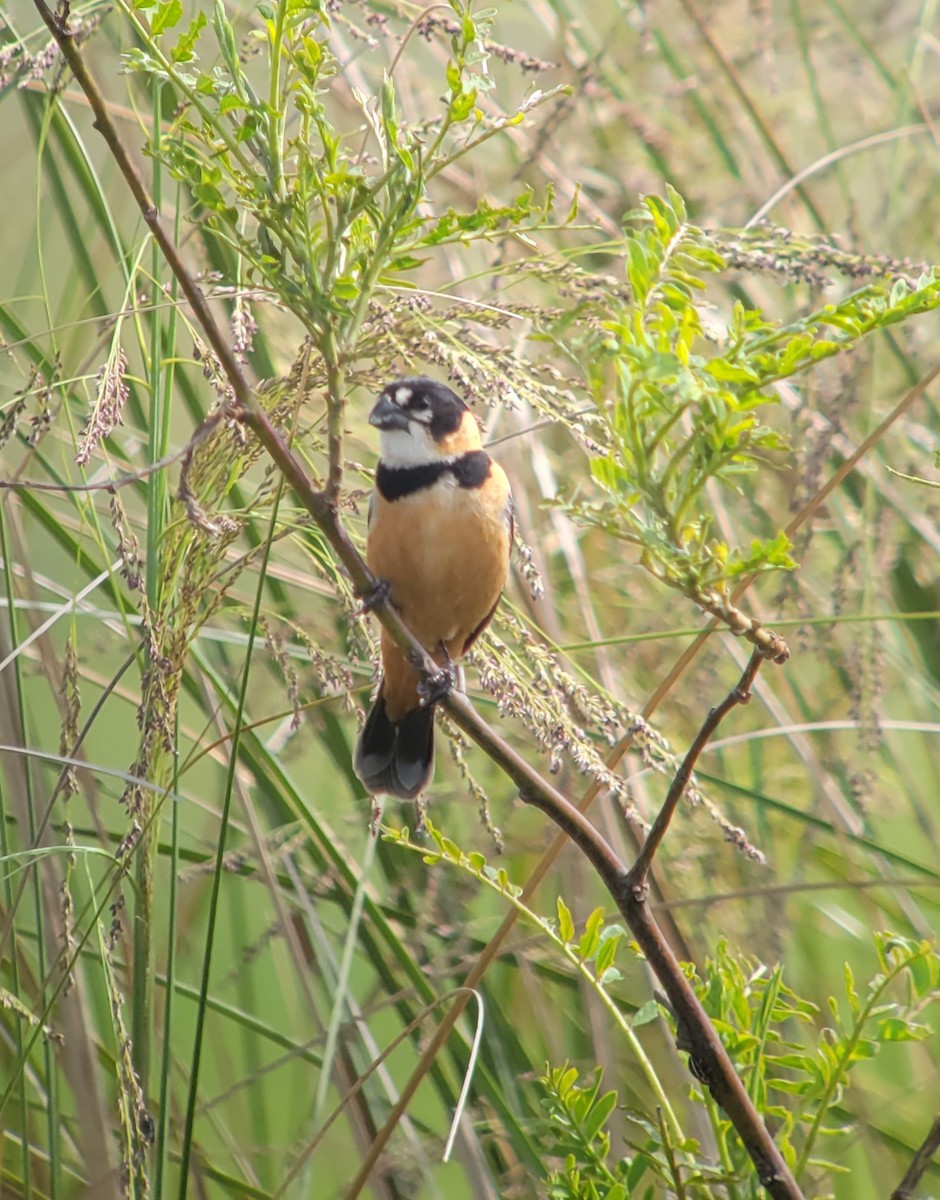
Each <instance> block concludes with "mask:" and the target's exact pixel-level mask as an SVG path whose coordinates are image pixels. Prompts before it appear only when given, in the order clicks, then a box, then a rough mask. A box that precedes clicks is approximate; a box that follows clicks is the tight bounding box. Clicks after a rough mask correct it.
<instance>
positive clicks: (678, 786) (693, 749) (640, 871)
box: [630, 650, 776, 899]
mask: <svg viewBox="0 0 940 1200" xmlns="http://www.w3.org/2000/svg"><path fill="white" fill-rule="evenodd" d="M764 658H765V652H764V651H762V650H755V651H754V653H753V654H752V655H751V657H750V661H749V662H748V664H747V666H746V667H745V669H744V673H743V675H742V676H741V678H740V679H739V680H738V684H737V687H735V688H733V689H732V690H731V691H730V692H729V693H728V695H727V696H725V698H724V700H722V702H721V703H720V704H719V705H718V707H717V708H713V709H712V710H711V712H710V713H709V714H708V716H707V717H706V718H705V721H704V722H703V724H702V728H701V729H700V730H699V731H698V734H697V735H696V738H695V741H694V742H693V743H692V745H691V746H690V747H689V750H688V753H687V754H686V756H685V758H684V759H683V760H682V765H681V766H680V767H679V770H678V771H677V772H676V774H675V776H674V778H673V781H672V783H671V784H670V787H669V791H668V792H667V793H666V799H665V800H664V801H663V806H662V808H661V809H660V810H659V815H658V816H657V817H656V820H655V821H654V822H653V827H652V829H651V830H650V831H649V834H648V835H647V838H646V841H645V842H644V843H643V845H642V847H641V849H640V853H639V854H638V855H637V857H636V861H635V862H634V864H633V866H632V867H631V868H630V886H631V887H632V888H633V890H634V893H635V894H636V895H637V897H638V898H642V899H646V894H647V892H648V890H649V888H648V884H647V876H648V875H649V871H650V867H651V866H652V865H653V859H654V858H655V856H656V851H657V850H658V849H659V847H660V846H661V845H662V840H663V838H664V837H665V836H666V830H667V829H668V828H669V822H670V821H671V820H672V818H673V815H674V814H675V811H676V809H677V808H678V806H679V801H680V800H681V799H682V796H683V794H684V792H685V789H686V788H687V787H688V785H689V780H690V779H691V778H692V771H693V770H694V768H695V764H696V763H697V762H698V760H699V756H700V755H701V753H702V751H703V750H704V749H705V747H706V745H707V744H708V742H709V739H710V738H711V736H712V734H713V733H714V732H715V730H716V729H717V728H718V726H719V725H720V724H721V722H722V721H723V720H724V719H725V717H726V716H727V715H728V713H729V712H731V710H732V708H735V707H736V706H737V705H739V704H747V703H748V702H749V700H750V699H751V688H752V686H753V684H754V680H755V678H756V677H757V672H758V671H759V670H760V666H761V663H762V662H763V661H764ZM774 661H775V662H776V659H774ZM641 893H642V896H641Z"/></svg>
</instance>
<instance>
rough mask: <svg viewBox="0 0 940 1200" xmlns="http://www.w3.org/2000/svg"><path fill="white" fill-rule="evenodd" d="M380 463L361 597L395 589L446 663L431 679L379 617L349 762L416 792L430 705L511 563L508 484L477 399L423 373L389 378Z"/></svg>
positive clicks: (426, 775)
mask: <svg viewBox="0 0 940 1200" xmlns="http://www.w3.org/2000/svg"><path fill="white" fill-rule="evenodd" d="M369 424H370V425H372V426H374V427H375V428H376V429H378V431H379V463H378V467H377V469H376V473H375V490H374V492H373V495H372V499H371V502H370V506H369V528H368V537H367V542H366V562H367V564H368V566H369V569H370V571H371V572H372V574H373V576H374V577H375V578H376V580H377V581H378V583H377V585H376V588H375V589H374V590H373V592H372V593H370V595H369V596H368V597H366V599H365V602H364V604H363V607H364V608H365V609H367V610H368V608H370V607H374V606H375V604H376V603H377V602H378V600H379V598H382V599H388V600H390V601H391V603H392V604H393V605H394V606H395V608H396V609H397V610H398V612H399V613H400V614H401V618H402V621H403V622H404V624H405V625H406V626H407V627H408V629H409V630H410V631H411V633H413V634H414V636H415V638H416V639H417V640H418V641H419V642H420V643H421V645H422V646H423V647H424V648H425V650H427V652H428V653H429V654H430V656H431V657H432V658H433V659H434V662H435V663H436V664H437V665H438V667H439V668H440V670H439V672H438V675H437V677H436V678H435V679H434V680H432V681H431V685H430V687H429V686H428V685H423V684H422V682H421V676H420V675H419V673H418V672H417V671H416V670H415V669H414V667H412V666H411V664H410V663H409V662H408V660H407V658H406V657H405V654H404V653H403V651H402V650H401V649H400V648H399V647H398V645H397V644H396V643H395V640H394V639H393V638H392V637H391V635H390V634H389V633H388V631H387V630H386V629H385V628H384V627H383V629H382V632H381V653H382V680H381V683H380V684H379V689H378V692H377V694H376V697H375V700H374V702H373V704H372V708H371V710H370V711H369V714H368V716H367V717H366V721H365V724H364V726H363V728H362V732H361V733H360V735H359V740H358V743H357V746H356V752H355V757H354V760H353V765H354V768H355V771H356V774H357V775H358V777H359V779H360V780H361V781H362V783H363V784H364V785H365V787H366V789H367V790H368V791H369V792H370V793H372V794H373V795H379V794H386V795H391V796H397V797H399V798H400V799H403V800H411V799H414V798H415V797H416V796H417V795H419V794H420V793H421V792H422V791H424V789H425V788H426V787H427V785H428V783H429V781H430V779H431V777H432V774H433V771H434V708H435V704H436V703H438V702H439V701H440V700H441V699H443V697H444V696H445V695H446V694H447V693H448V692H449V691H450V689H451V688H452V687H453V686H454V684H455V682H456V678H457V676H456V671H455V669H454V664H455V662H456V660H457V659H459V658H460V657H461V656H462V655H464V654H466V652H467V651H468V650H469V649H470V647H471V646H472V645H473V643H474V642H475V641H476V639H477V638H478V637H479V636H480V634H481V633H482V632H483V630H484V629H485V628H486V626H487V625H488V624H489V622H490V620H491V618H492V616H493V613H494V612H495V610H496V606H497V604H498V603H499V598H500V595H501V594H502V591H503V588H504V587H505V585H506V579H507V577H508V574H509V559H510V551H511V548H512V538H513V509H512V493H511V491H510V487H509V480H508V479H507V478H506V473H505V471H503V469H502V467H500V466H499V464H498V463H495V462H494V461H493V460H492V459H491V458H490V456H489V455H488V454H487V452H486V451H485V450H484V449H483V442H482V438H481V436H480V427H479V425H478V424H477V421H476V418H475V417H474V415H473V413H472V412H471V410H470V409H469V408H468V407H467V405H466V404H465V403H464V402H463V400H461V399H460V397H459V396H458V395H457V394H456V393H455V392H453V391H452V390H451V389H450V388H449V387H447V386H446V385H445V384H443V383H439V382H437V381H436V380H433V379H429V378H427V377H426V376H423V375H421V376H410V377H407V378H404V379H398V380H395V381H394V382H392V383H390V384H389V385H388V386H387V387H386V388H385V390H384V391H383V392H382V393H381V395H380V396H379V398H378V400H377V401H376V403H375V407H374V408H373V409H372V412H371V414H370V416H369Z"/></svg>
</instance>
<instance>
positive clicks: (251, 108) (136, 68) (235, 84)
mask: <svg viewBox="0 0 940 1200" xmlns="http://www.w3.org/2000/svg"><path fill="white" fill-rule="evenodd" d="M139 7H147V6H139ZM452 8H453V11H454V13H455V14H456V16H457V18H458V20H457V21H456V22H454V28H453V33H452V36H451V39H450V48H451V55H452V57H451V58H450V60H449V62H448V63H447V65H446V70H445V76H446V98H445V105H444V107H443V109H442V111H441V112H439V113H437V114H429V117H428V120H426V121H424V122H422V123H421V125H420V126H419V127H414V126H411V127H409V126H408V124H407V123H406V122H405V121H404V120H403V118H402V116H401V115H400V111H399V109H400V100H399V96H398V91H397V88H396V83H395V79H394V76H393V75H391V74H386V76H385V78H384V80H383V82H382V85H381V88H380V89H379V91H378V93H377V94H376V95H366V94H364V93H363V92H361V91H359V90H358V89H353V95H354V97H355V100H356V103H357V104H358V106H359V109H360V116H361V118H362V120H363V122H364V127H365V130H366V133H365V136H364V137H363V136H361V135H356V136H353V135H348V134H343V133H341V132H340V131H339V129H337V127H336V125H335V124H334V122H333V119H332V117H331V113H330V111H329V108H328V104H327V101H328V94H329V88H330V86H331V80H332V79H333V78H334V77H335V75H336V73H337V71H338V69H339V65H338V62H337V59H336V56H335V53H334V51H333V49H332V44H331V41H330V34H331V16H330V12H329V10H328V8H327V6H321V5H319V4H316V5H308V4H304V3H298V2H297V0H281V2H280V3H278V4H277V5H275V6H270V5H261V6H260V7H259V9H258V15H259V17H260V26H259V25H257V24H255V25H253V27H252V28H251V30H250V32H249V38H250V40H251V42H252V43H254V45H256V46H260V47H261V48H262V49H263V51H264V53H265V54H266V56H267V75H268V81H269V86H268V88H267V92H266V94H259V92H258V91H257V90H256V87H255V85H254V84H253V83H252V78H251V74H250V73H249V71H248V70H247V67H246V65H245V62H244V61H243V58H244V56H243V55H242V54H241V53H240V52H239V50H238V37H237V35H236V31H235V29H234V27H233V25H232V23H231V20H230V19H229V16H228V13H227V10H226V7H225V5H224V4H223V3H222V2H221V0H215V5H214V8H213V13H212V20H211V23H209V22H207V20H206V17H205V14H204V13H202V12H199V13H197V14H196V16H194V17H193V18H192V20H191V21H190V22H189V24H188V25H187V26H186V27H185V28H184V29H180V30H177V27H178V26H180V25H181V22H182V19H183V9H182V5H181V4H180V3H179V0H166V3H163V4H160V5H159V7H158V8H157V12H156V15H155V16H154V17H153V18H152V20H151V23H150V28H149V29H147V27H146V26H145V24H144V23H143V22H142V21H141V20H140V19H139V18H138V17H136V16H132V19H133V20H134V24H135V28H136V29H137V32H138V33H139V35H140V38H141V40H142V43H143V44H142V45H141V46H137V47H135V48H134V49H133V50H131V51H129V52H128V53H127V54H126V55H125V66H126V69H127V70H128V71H132V72H143V73H144V74H146V75H148V76H150V77H151V78H153V79H157V80H161V81H164V82H166V83H168V84H171V85H173V87H174V88H175V89H176V91H177V92H178V93H179V94H180V95H181V96H182V97H184V102H183V103H182V104H181V105H180V107H179V108H178V110H177V114H176V117H175V120H174V123H173V127H172V130H171V131H170V132H169V133H168V134H167V135H165V136H164V137H163V138H161V141H160V148H159V153H160V155H161V157H162V159H163V161H164V162H165V163H166V165H167V166H168V167H169V169H170V171H171V172H172V174H173V175H174V177H175V178H176V179H178V180H179V181H180V182H181V183H183V184H184V185H186V186H187V187H188V188H189V189H190V191H191V194H192V197H193V200H194V202H195V206H194V211H193V216H194V218H197V219H199V220H201V221H202V222H203V223H204V224H205V226H206V227H207V228H209V229H211V230H213V231H214V232H215V234H216V235H217V236H219V237H221V238H224V239H226V240H227V241H229V242H231V244H232V245H233V246H234V247H235V248H236V249H237V251H238V253H239V254H240V255H241V256H242V257H243V258H244V260H245V263H246V267H247V269H246V275H245V278H246V280H247V282H249V283H255V284H260V285H261V286H262V287H264V288H265V289H266V290H267V291H269V292H270V295H271V296H272V297H273V298H277V299H278V300H279V301H280V302H281V303H282V304H284V305H285V307H287V308H288V309H290V310H291V311H292V312H294V313H295V314H296V315H297V316H298V317H299V318H300V319H301V320H302V321H303V322H304V325H305V326H306V328H307V331H308V332H309V333H310V335H311V336H312V337H313V338H314V341H315V343H316V345H317V347H318V349H319V350H320V351H321V353H323V354H324V356H325V357H326V358H327V359H328V361H333V362H335V361H337V360H338V356H340V355H343V354H348V353H349V351H350V350H351V349H352V347H353V346H354V345H355V343H356V339H357V336H358V335H359V333H360V330H361V326H362V323H363V321H364V319H365V316H366V313H367V311H368V306H369V303H370V301H371V299H372V296H373V293H374V291H375V289H376V287H377V286H379V285H380V284H381V285H383V286H389V285H396V284H397V285H401V283H402V282H403V279H402V276H403V275H405V274H407V273H408V272H413V271H414V270H415V269H416V268H418V267H420V266H421V265H422V263H423V261H424V258H423V257H422V255H421V253H420V252H421V251H422V250H425V249H430V248H432V247H436V246H440V245H442V244H446V243H449V242H455V241H456V242H463V243H466V242H467V241H468V240H471V239H474V238H479V237H486V236H488V235H490V234H492V233H493V232H494V231H496V230H497V229H508V228H514V229H518V228H520V227H521V228H524V227H526V226H527V225H532V226H533V227H535V226H537V225H539V224H540V223H542V222H543V221H544V220H545V219H546V217H547V214H548V212H549V211H550V208H551V197H550V193H549V194H548V198H547V199H546V201H545V202H544V204H541V205H540V204H537V203H535V202H534V200H533V197H532V195H531V193H530V192H524V193H523V194H522V195H521V196H520V197H519V199H518V200H517V201H516V203H515V204H513V205H509V206H502V207H494V206H492V205H491V204H489V203H488V202H487V201H486V200H481V201H480V202H479V204H478V205H477V206H475V207H474V208H472V209H470V210H468V211H464V212H457V211H455V210H454V209H449V210H448V211H447V212H446V213H445V214H444V215H442V216H440V217H431V216H428V215H425V214H424V213H422V212H421V211H420V210H419V206H421V205H422V204H423V203H424V202H425V201H426V200H427V198H428V197H427V189H428V186H429V184H430V181H431V180H432V179H433V178H434V177H435V175H437V174H438V173H439V172H440V171H441V170H443V169H444V168H445V167H447V166H449V165H451V164H452V163H454V162H455V161H456V160H457V159H459V158H462V157H463V156H465V155H466V154H468V153H470V152H471V151H473V150H474V149H475V148H476V147H477V146H478V145H480V144H481V143H482V142H484V141H487V140H488V139H489V138H490V137H492V136H494V135H495V134H497V133H499V132H501V131H502V130H503V129H506V128H510V127H512V126H515V125H518V124H520V123H521V122H522V120H523V119H524V117H525V114H526V113H528V112H529V111H531V110H532V109H534V108H536V107H538V106H539V105H540V104H543V103H545V102H546V101H547V100H550V99H551V98H552V97H553V96H555V95H557V94H558V93H559V92H560V91H561V90H563V89H553V90H552V91H549V92H544V93H543V92H538V91H533V92H532V93H530V95H529V96H528V97H527V98H526V100H525V101H524V102H523V103H522V104H521V105H520V106H519V108H518V109H516V110H515V111H514V112H513V113H511V114H509V115H507V116H505V117H500V118H497V119H492V120H489V121H487V120H486V119H485V118H484V115H483V113H482V112H481V111H480V109H479V108H478V107H477V106H476V99H477V96H478V94H479V93H480V92H481V91H483V90H487V91H488V90H490V89H491V88H492V86H493V82H492V78H491V77H490V75H489V73H488V62H489V58H490V55H489V53H488V51H487V50H486V48H485V42H486V37H487V35H488V33H489V31H490V28H491V25H492V20H493V15H494V14H493V12H492V10H487V11H481V12H478V13H475V14H474V13H472V12H471V8H470V5H469V4H465V3H462V2H461V0H454V3H453V5H452ZM210 32H211V34H212V35H213V36H214V39H215V43H216V50H217V52H218V55H219V57H220V59H221V61H220V62H217V64H216V65H215V67H214V68H213V69H212V71H211V72H208V71H204V70H197V69H195V68H198V63H199V59H197V58H195V50H196V47H197V44H198V43H199V42H200V38H201V37H203V40H204V36H203V35H208V34H209V33H210ZM209 56H210V55H209V54H208V52H207V50H206V49H205V48H203V49H202V55H201V57H202V58H206V57H209ZM190 63H192V65H193V68H194V69H188V68H189V65H190ZM443 82H444V81H442V83H443ZM467 125H469V126H471V127H472V130H471V132H470V134H469V136H468V134H467V130H466V128H465V126H467ZM247 218H250V220H248V219H247Z"/></svg>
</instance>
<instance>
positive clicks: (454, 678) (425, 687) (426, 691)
mask: <svg viewBox="0 0 940 1200" xmlns="http://www.w3.org/2000/svg"><path fill="white" fill-rule="evenodd" d="M441 650H442V652H443V654H444V662H443V664H442V665H441V666H440V667H439V668H438V670H436V671H435V672H434V674H433V675H429V676H428V677H427V679H422V680H421V682H420V683H419V684H418V699H419V700H420V701H421V707H422V708H427V707H429V706H430V705H432V704H440V702H441V701H442V700H446V699H447V697H448V696H449V695H450V694H451V692H452V691H454V689H455V688H459V687H460V686H461V684H462V683H463V672H462V671H461V670H460V668H459V667H458V666H457V665H456V663H455V662H454V660H453V659H452V658H451V656H450V655H449V654H448V652H447V647H446V646H445V645H444V643H443V642H442V643H441Z"/></svg>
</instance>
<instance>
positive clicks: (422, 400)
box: [411, 392, 431, 412]
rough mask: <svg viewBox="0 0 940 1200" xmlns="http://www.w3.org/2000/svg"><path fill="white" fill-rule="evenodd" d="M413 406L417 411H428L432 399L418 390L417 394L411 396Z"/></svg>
mask: <svg viewBox="0 0 940 1200" xmlns="http://www.w3.org/2000/svg"><path fill="white" fill-rule="evenodd" d="M411 407H412V408H413V409H415V411H416V412H427V410H428V409H429V408H430V407H431V401H430V400H429V399H428V398H427V396H425V395H424V394H423V393H422V392H418V394H417V395H416V396H412V398H411Z"/></svg>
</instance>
